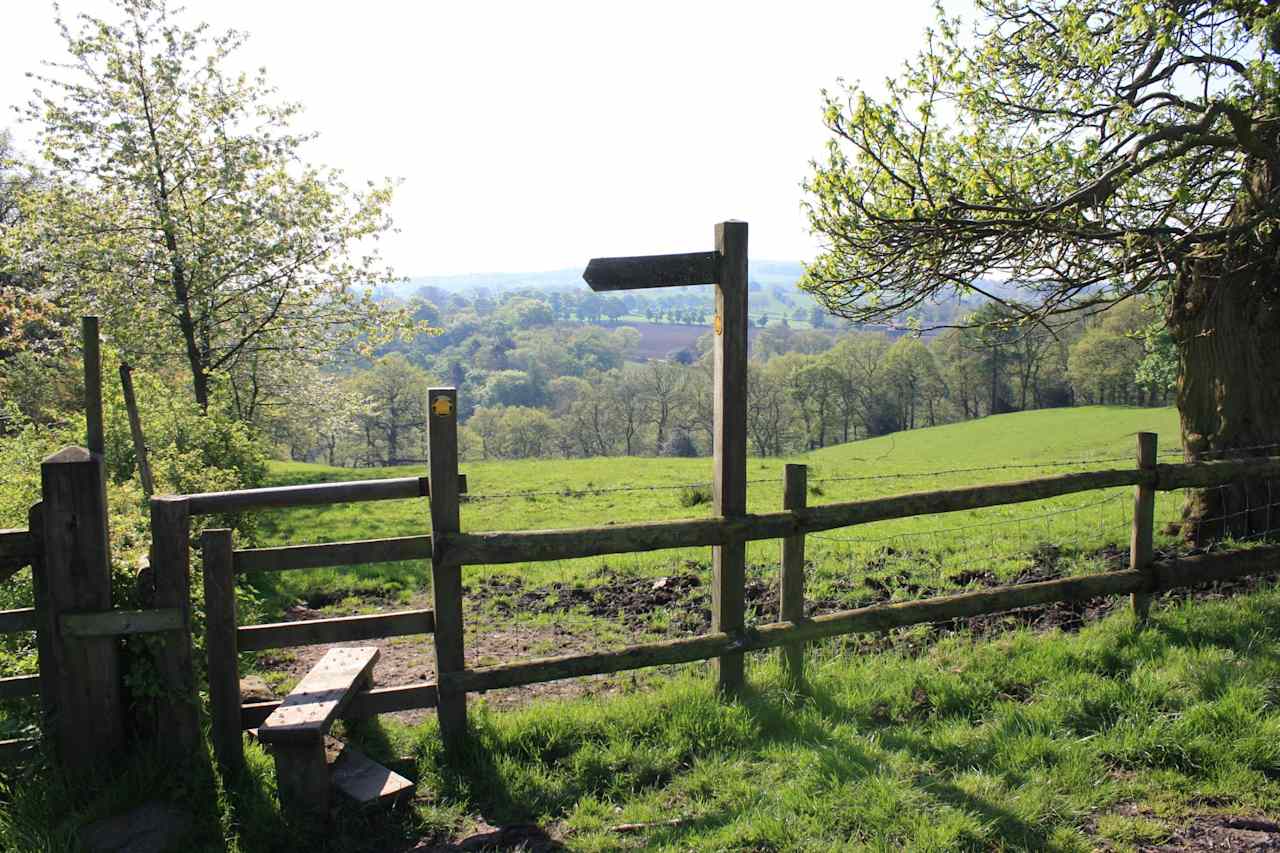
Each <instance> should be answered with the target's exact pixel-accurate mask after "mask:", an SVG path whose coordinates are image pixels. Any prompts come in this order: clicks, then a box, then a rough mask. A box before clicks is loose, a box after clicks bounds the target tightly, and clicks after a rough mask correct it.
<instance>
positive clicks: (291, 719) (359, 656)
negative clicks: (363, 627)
mask: <svg viewBox="0 0 1280 853" xmlns="http://www.w3.org/2000/svg"><path fill="white" fill-rule="evenodd" d="M377 660H378V649H377V648H376V647H374V646H358V647H354V648H338V649H329V651H327V652H325V655H324V657H322V658H321V659H320V660H319V662H317V663H316V665H315V666H313V667H312V668H311V671H310V672H308V673H307V674H306V676H305V677H303V679H302V681H300V682H299V683H298V686H297V687H295V688H294V689H293V691H292V692H291V693H290V694H289V695H288V696H286V697H285V698H284V701H283V702H281V703H280V707H278V708H276V709H275V710H274V711H272V712H271V716H269V717H267V719H266V721H265V722H263V724H262V725H261V726H259V727H258V739H259V740H261V741H263V742H264V743H306V742H308V741H310V742H317V741H319V739H320V738H322V737H323V736H324V735H325V734H327V733H328V731H329V729H330V728H331V727H332V726H333V723H334V721H335V720H337V719H338V718H339V717H340V716H341V715H342V711H343V709H345V708H346V707H347V706H348V705H349V704H350V703H351V700H352V699H354V698H355V695H356V693H357V692H359V691H360V690H361V689H362V688H363V687H364V686H365V685H366V684H367V683H368V682H369V681H370V679H371V678H372V676H373V665H374V664H375V663H376V662H377Z"/></svg>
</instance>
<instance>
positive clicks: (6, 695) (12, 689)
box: [0, 675, 40, 699]
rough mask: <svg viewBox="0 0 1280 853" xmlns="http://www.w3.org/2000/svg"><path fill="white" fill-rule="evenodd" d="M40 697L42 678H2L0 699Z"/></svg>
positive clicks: (30, 676)
mask: <svg viewBox="0 0 1280 853" xmlns="http://www.w3.org/2000/svg"><path fill="white" fill-rule="evenodd" d="M39 695H40V676H38V675H14V676H10V677H9V678H0V699H21V698H22V697H24V696H39Z"/></svg>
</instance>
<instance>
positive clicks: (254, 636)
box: [236, 610, 436, 652]
mask: <svg viewBox="0 0 1280 853" xmlns="http://www.w3.org/2000/svg"><path fill="white" fill-rule="evenodd" d="M435 628H436V620H435V614H434V613H432V612H431V611H430V610H405V611H402V612H400V613H378V614H374V615H371V616H341V617H338V618H335V619H306V620H300V621H297V622H275V623H271V624H267V625H248V626H245V627H243V628H237V629H236V646H237V648H238V649H239V650H240V651H242V652H260V651H264V650H266V649H285V648H291V647H293V646H314V645H319V644H321V643H344V642H349V641H352V640H373V639H378V638H381V637H404V636H408V635H410V634H430V633H431V632H432V631H434V630H435Z"/></svg>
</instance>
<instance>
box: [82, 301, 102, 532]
mask: <svg viewBox="0 0 1280 853" xmlns="http://www.w3.org/2000/svg"><path fill="white" fill-rule="evenodd" d="M80 333H81V337H82V340H83V345H84V427H85V429H84V431H85V445H86V446H87V447H88V448H89V452H90V453H94V454H96V455H97V456H98V458H99V459H101V458H102V454H103V453H105V452H106V438H105V433H104V432H103V428H102V348H101V345H100V341H99V335H98V318H97V317H81V318H80ZM103 489H104V490H105V489H106V484H105V483H104V484H103ZM104 494H105V491H104ZM103 509H104V511H105V509H106V504H105V503H104V504H103Z"/></svg>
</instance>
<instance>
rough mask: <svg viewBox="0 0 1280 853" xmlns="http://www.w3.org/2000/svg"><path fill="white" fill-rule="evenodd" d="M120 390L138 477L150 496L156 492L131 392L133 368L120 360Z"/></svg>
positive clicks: (135, 402) (145, 444)
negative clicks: (136, 463)
mask: <svg viewBox="0 0 1280 853" xmlns="http://www.w3.org/2000/svg"><path fill="white" fill-rule="evenodd" d="M120 390H121V391H122V392H123V393H124V407H125V410H126V411H127V412H128V413H129V434H130V435H131V436H132V437H133V456H134V458H135V459H137V460H138V478H139V479H140V480H142V493H143V494H144V495H146V496H147V497H151V496H152V495H153V494H155V492H156V486H155V481H154V480H152V479H151V463H150V462H149V461H147V442H146V439H145V438H144V437H143V435H142V418H141V417H140V416H139V415H138V400H137V398H136V397H135V396H134V394H133V368H131V367H130V366H129V365H128V363H127V362H123V361H122V362H120Z"/></svg>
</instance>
